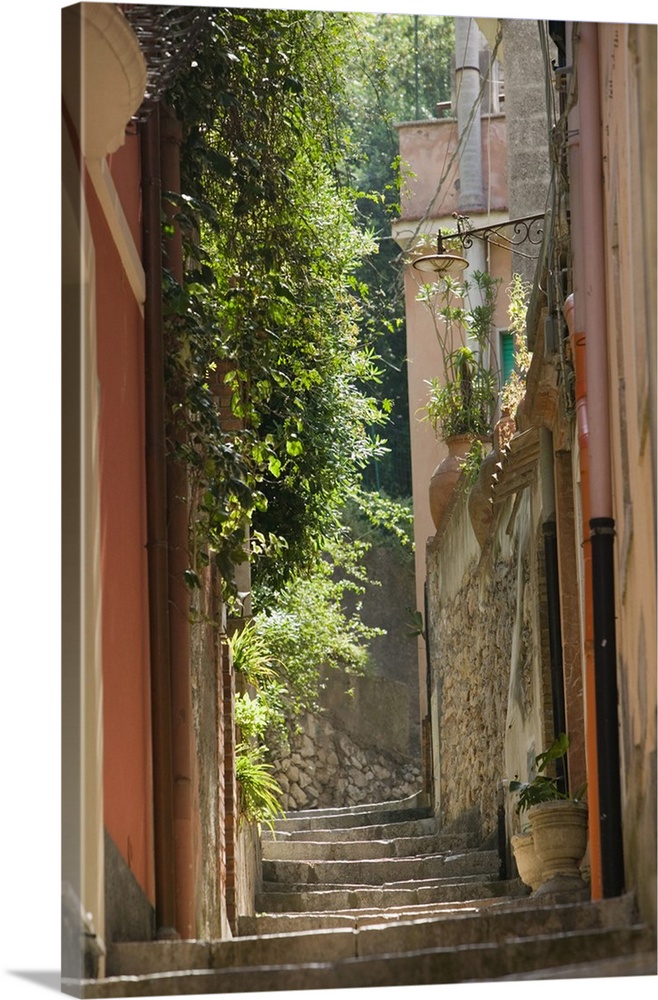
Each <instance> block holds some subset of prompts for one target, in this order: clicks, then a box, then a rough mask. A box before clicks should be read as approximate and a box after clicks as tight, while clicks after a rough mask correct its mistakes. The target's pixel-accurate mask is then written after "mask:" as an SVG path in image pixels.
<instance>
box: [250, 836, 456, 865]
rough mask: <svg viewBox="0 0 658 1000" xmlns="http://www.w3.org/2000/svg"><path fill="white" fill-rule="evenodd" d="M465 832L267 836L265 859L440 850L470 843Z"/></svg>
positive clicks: (361, 856) (350, 857) (355, 858)
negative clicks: (353, 837) (348, 837)
mask: <svg viewBox="0 0 658 1000" xmlns="http://www.w3.org/2000/svg"><path fill="white" fill-rule="evenodd" d="M471 846H472V845H471V844H470V843H469V840H468V837H467V836H465V835H464V834H456V833H452V834H449V833H444V834H441V833H437V834H432V835H430V836H425V837H400V838H399V839H397V840H395V839H390V838H389V839H387V840H299V839H295V840H266V841H264V842H263V845H262V847H263V860H264V861H360V860H363V861H365V860H369V859H372V858H409V857H414V856H417V855H421V854H442V853H446V852H447V851H452V852H456V851H463V850H466V849H468V848H469V847H471Z"/></svg>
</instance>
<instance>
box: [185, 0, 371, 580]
mask: <svg viewBox="0 0 658 1000" xmlns="http://www.w3.org/2000/svg"><path fill="white" fill-rule="evenodd" d="M348 26H349V24H348V20H347V19H346V17H345V16H344V15H340V14H332V13H322V12H313V11H309V12H294V11H276V10H250V11H240V10H238V9H223V10H222V9H220V10H217V11H215V12H214V14H213V17H212V18H211V19H210V20H209V26H208V34H207V38H206V42H205V45H204V46H203V47H202V48H201V50H200V52H199V54H198V55H197V56H196V60H195V64H194V66H193V67H191V68H190V70H189V72H188V73H187V74H185V75H184V76H183V77H181V78H180V79H179V80H178V81H177V82H176V85H175V87H174V88H173V89H172V90H171V92H170V94H169V95H168V100H169V102H170V103H171V105H172V106H173V108H174V109H175V111H176V112H177V114H178V116H179V118H180V119H181V120H182V121H183V122H184V123H185V129H186V131H185V135H184V139H183V145H182V150H181V156H182V186H183V196H182V197H181V198H178V199H174V202H175V203H176V204H175V210H176V214H175V219H176V222H177V223H178V224H179V225H180V226H181V229H182V231H183V233H184V236H185V247H186V256H187V259H188V261H190V262H192V266H190V268H189V269H188V272H187V275H186V281H185V284H184V286H183V287H182V288H180V287H179V286H177V285H176V283H175V282H170V283H169V285H168V295H167V320H168V330H169V341H168V358H169V370H168V377H169V380H170V383H171V384H172V385H176V384H177V385H179V386H180V387H181V388H180V391H179V393H178V395H179V399H180V406H179V409H178V415H179V417H180V420H181V422H182V423H184V424H185V426H186V427H187V429H188V432H187V435H186V443H185V444H184V445H182V446H181V445H178V448H179V450H180V451H182V452H183V457H184V459H185V460H186V461H187V463H188V466H189V467H190V469H191V470H192V471H193V476H194V486H195V493H196V495H198V497H199V501H198V504H197V509H196V511H195V525H196V529H197V534H198V536H199V544H198V545H197V550H198V551H199V552H202V551H203V548H204V544H203V543H209V544H211V545H212V547H213V548H214V550H215V551H216V552H217V558H218V561H219V564H220V567H221V569H222V571H223V572H224V573H225V574H226V575H227V576H228V575H229V566H230V563H231V562H236V561H238V560H240V559H241V558H244V552H243V548H244V543H245V537H246V527H247V525H250V526H251V529H252V538H253V539H254V541H255V545H254V547H253V551H252V556H253V572H254V577H255V579H256V580H262V581H263V582H265V583H268V584H269V585H270V586H279V585H283V584H284V583H285V582H286V581H287V580H289V579H291V578H292V577H293V576H294V575H295V574H296V573H298V572H304V571H306V570H308V569H309V568H310V567H311V566H312V565H313V563H314V562H315V561H316V560H317V558H318V557H319V554H320V553H321V551H322V550H323V548H324V546H325V541H326V539H327V538H331V537H335V536H336V534H337V532H338V530H339V524H340V510H341V508H342V506H343V504H344V502H345V500H346V498H347V497H348V496H352V495H354V494H355V493H356V492H357V491H358V489H359V484H360V481H361V478H362V474H363V469H364V468H365V466H366V465H367V464H368V462H369V461H370V460H371V459H372V458H373V457H374V456H376V455H380V454H382V453H383V452H384V449H385V445H384V442H383V440H382V439H381V438H380V437H379V436H378V433H377V431H376V428H377V427H379V426H380V425H381V424H383V423H384V422H385V420H386V419H387V411H388V409H389V408H390V407H389V404H388V401H387V400H381V399H377V398H376V395H375V393H374V391H373V390H374V388H375V387H376V385H377V383H378V380H379V379H380V377H381V368H380V365H379V362H378V359H377V356H376V355H375V353H374V350H373V349H372V348H371V347H370V346H367V345H365V344H364V342H363V338H362V336H361V333H360V332H361V321H362V316H363V303H364V295H365V292H364V289H363V288H362V286H361V285H360V284H359V282H358V281H356V280H355V273H356V270H357V268H358V266H359V264H360V262H361V261H362V260H363V259H364V257H365V256H366V255H367V254H370V253H372V252H373V250H374V244H373V240H372V237H371V236H370V235H369V234H368V233H367V232H365V231H364V230H363V229H362V228H360V227H359V226H357V225H356V224H355V220H354V204H353V200H352V198H351V195H350V192H349V190H347V189H346V188H345V187H344V185H341V177H342V175H343V173H344V170H343V167H344V153H343V148H344V146H345V143H346V142H347V135H348V133H347V131H346V126H345V124H344V119H343V117H342V116H341V107H342V103H341V102H344V100H345V91H346V87H345V80H344V75H343V53H344V48H345V39H346V31H347V29H348ZM220 361H230V363H231V370H230V372H229V373H228V375H222V376H221V379H219V381H220V382H221V383H223V384H224V385H226V386H227V387H228V389H229V390H230V396H231V408H232V413H233V415H234V416H235V417H237V418H239V419H240V420H241V421H243V424H244V429H241V430H239V431H237V432H236V431H231V430H229V429H228V428H227V426H225V425H223V424H222V421H221V419H220V417H219V416H218V414H217V407H216V396H217V391H218V385H217V382H218V376H217V375H216V371H217V367H218V363H219V362H220ZM225 423H226V422H224V424H225Z"/></svg>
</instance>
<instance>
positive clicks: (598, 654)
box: [589, 517, 624, 898]
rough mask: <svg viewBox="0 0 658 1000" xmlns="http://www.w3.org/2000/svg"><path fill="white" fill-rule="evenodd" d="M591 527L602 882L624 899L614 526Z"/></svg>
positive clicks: (593, 523) (597, 523)
mask: <svg viewBox="0 0 658 1000" xmlns="http://www.w3.org/2000/svg"><path fill="white" fill-rule="evenodd" d="M589 524H590V529H591V547H592V597H593V604H594V671H595V677H596V733H597V751H598V758H599V802H600V829H601V857H602V858H603V872H602V878H603V895H604V897H606V898H609V897H611V896H620V895H621V894H622V893H623V891H624V845H623V838H622V817H621V778H620V753H619V735H618V733H619V720H618V709H617V640H616V626H615V584H614V552H613V546H614V537H615V522H614V520H613V519H612V518H611V517H593V518H592V519H591V520H590V522H589Z"/></svg>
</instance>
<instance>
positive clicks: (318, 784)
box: [274, 671, 420, 812]
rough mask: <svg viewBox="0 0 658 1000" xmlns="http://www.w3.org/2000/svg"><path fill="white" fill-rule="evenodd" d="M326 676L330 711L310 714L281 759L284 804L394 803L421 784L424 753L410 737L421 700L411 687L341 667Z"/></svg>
mask: <svg viewBox="0 0 658 1000" xmlns="http://www.w3.org/2000/svg"><path fill="white" fill-rule="evenodd" d="M324 680H325V689H324V691H323V692H322V698H321V704H322V709H323V711H322V712H321V713H319V714H308V715H306V716H305V717H304V718H303V719H302V721H301V726H302V732H301V733H299V734H298V735H296V736H294V737H293V738H292V740H291V745H290V753H289V754H288V755H287V756H286V757H285V758H283V759H282V760H279V761H277V762H275V772H274V773H275V777H276V779H277V781H278V782H279V783H280V785H281V787H282V789H283V793H284V795H283V801H282V805H283V808H284V810H285V811H286V812H288V811H292V810H295V809H313V808H319V809H326V808H331V807H340V806H350V805H358V804H359V803H365V802H386V801H391V800H394V799H401V798H406V797H407V796H408V795H412V794H413V793H415V792H417V791H419V789H420V766H419V758H418V753H417V752H414V748H415V743H414V741H413V739H410V729H411V727H410V719H411V715H410V712H413V711H415V709H416V706H415V704H412V705H410V704H409V701H410V699H409V691H408V688H407V686H406V685H405V684H402V683H400V682H398V681H394V680H391V679H390V678H385V677H381V676H376V675H375V676H368V677H348V676H346V675H344V674H341V673H338V672H337V671H327V672H326V674H325V678H324ZM348 690H351V691H352V692H353V693H351V694H348V693H347V691H348Z"/></svg>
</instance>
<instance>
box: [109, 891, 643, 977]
mask: <svg viewBox="0 0 658 1000" xmlns="http://www.w3.org/2000/svg"><path fill="white" fill-rule="evenodd" d="M609 902H610V901H605V902H603V903H594V904H590V903H587V904H572V905H565V906H558V907H551V908H550V909H548V908H546V910H545V912H543V913H542V912H541V908H537V907H534V906H532V907H531V906H529V904H528V901H526V902H525V903H524V905H523V907H518V908H516V909H512V908H508V909H502V910H500V909H496V908H495V907H490V908H489V909H488V910H487V909H486V908H485V909H484V910H483V911H481V912H480V913H478V914H473V913H464V912H462V913H461V914H455V915H451V916H450V915H448V916H446V915H444V916H442V917H438V916H436V915H435V916H434V917H429V918H427V919H417V918H415V919H413V920H410V919H407V920H398V921H397V922H391V921H389V922H387V923H383V924H382V923H379V924H374V925H369V924H366V923H361V922H360V920H359V918H355V917H351V918H349V917H343V918H342V920H343V921H344V923H343V926H342V928H340V929H334V930H329V929H326V928H325V929H315V930H302V931H299V932H295V933H288V934H286V935H285V937H282V935H281V934H280V933H276V932H275V933H271V934H265V935H260V936H247V937H237V938H233V939H228V940H221V941H211V942H205V941H204V942H202V941H182V942H178V941H162V942H146V943H132V944H118V945H114V946H113V947H112V948H111V949H110V954H109V956H108V974H109V975H112V976H127V975H130V976H143V975H151V974H153V973H156V972H175V971H184V970H186V969H204V968H205V969H219V968H228V967H232V966H251V965H253V966H257V965H282V964H286V965H290V964H293V963H294V964H297V963H304V962H327V961H339V960H342V959H344V958H352V957H363V956H372V955H385V954H393V953H395V952H408V951H420V950H426V949H428V948H447V947H450V946H454V947H459V946H461V945H467V944H485V943H488V942H504V941H505V940H507V939H508V938H509V937H511V936H517V937H533V936H539V935H542V934H548V933H555V934H561V933H565V932H571V931H577V930H581V931H582V930H594V929H603V928H612V927H619V926H627V925H630V922H631V918H632V908H631V907H630V906H629V904H628V902H627V901H625V900H614V901H612V905H608V903H609ZM380 919H381V916H380Z"/></svg>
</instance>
